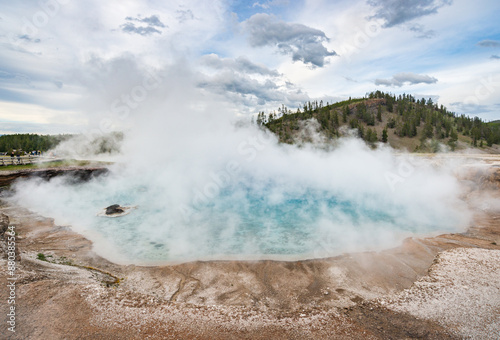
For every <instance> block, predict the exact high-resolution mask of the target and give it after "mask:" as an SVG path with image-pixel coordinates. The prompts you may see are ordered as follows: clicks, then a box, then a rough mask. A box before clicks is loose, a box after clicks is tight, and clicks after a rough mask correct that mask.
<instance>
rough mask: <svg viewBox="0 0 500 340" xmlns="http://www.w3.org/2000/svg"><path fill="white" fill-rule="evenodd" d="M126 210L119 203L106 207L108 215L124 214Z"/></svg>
mask: <svg viewBox="0 0 500 340" xmlns="http://www.w3.org/2000/svg"><path fill="white" fill-rule="evenodd" d="M124 212H125V210H123V209H122V208H121V207H120V205H119V204H113V205H110V206H109V207H107V208H106V215H114V214H122V213H124Z"/></svg>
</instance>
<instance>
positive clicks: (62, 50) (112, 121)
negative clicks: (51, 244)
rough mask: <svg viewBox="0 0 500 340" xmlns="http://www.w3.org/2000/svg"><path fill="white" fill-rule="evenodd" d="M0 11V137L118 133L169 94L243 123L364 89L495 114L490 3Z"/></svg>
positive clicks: (211, 2)
mask: <svg viewBox="0 0 500 340" xmlns="http://www.w3.org/2000/svg"><path fill="white" fill-rule="evenodd" d="M0 4H1V5H0V133H1V134H5V133H43V134H57V133H78V132H85V131H87V130H88V129H90V128H92V125H93V124H94V125H95V124H96V123H95V122H98V124H99V128H100V129H101V130H113V129H120V128H121V126H120V121H123V117H125V116H127V115H128V114H130V113H131V112H133V111H134V110H138V109H139V108H140V106H144V108H146V107H148V106H147V105H145V103H146V102H147V101H148V100H149V98H152V97H153V96H165V97H168V95H169V93H167V92H168V91H169V89H172V88H173V87H176V86H187V87H194V88H196V89H197V92H193V96H192V97H193V98H192V99H188V101H189V103H186V105H195V104H193V103H195V102H196V98H195V97H196V96H197V94H199V93H202V94H203V96H206V97H210V98H211V99H212V100H213V101H215V102H219V103H221V105H225V106H226V107H230V109H231V111H232V112H233V115H234V116H235V117H243V118H246V117H247V118H248V119H250V116H251V115H255V114H257V113H258V112H259V111H265V112H269V111H271V110H275V109H277V108H278V107H281V105H282V104H284V105H286V106H287V107H289V108H292V109H293V108H297V107H301V106H302V104H303V103H304V102H306V101H309V100H311V101H312V100H318V101H319V100H323V102H325V103H326V102H330V103H331V102H335V101H338V100H343V99H346V98H348V97H350V96H352V97H362V96H363V95H365V94H366V93H368V92H371V91H375V90H381V91H384V92H390V93H394V94H396V95H397V94H402V93H407V94H408V93H409V94H413V95H414V96H415V97H417V98H421V97H424V98H432V99H433V100H434V101H438V102H439V103H440V104H443V105H445V106H446V107H448V109H449V110H451V111H454V112H456V113H457V114H466V115H470V116H478V117H480V118H482V119H483V120H485V121H490V120H496V119H500V25H498V18H499V17H500V2H498V1H496V0H477V1H474V2H471V1H467V0H414V1H406V0H345V1H343V0H340V1H339V0H336V1H331V0H330V1H327V0H324V1H323V0H301V1H293V0H270V1H266V0H261V1H260V2H255V1H229V0H188V1H159V0H135V1H131V0H125V1H124V0H122V1H117V0H108V1H105V2H103V1H97V0H86V1H76V0H41V1H31V0H26V1H6V0H0ZM181 70H182V71H181ZM179 72H182V74H184V75H185V76H184V77H185V78H186V79H187V80H186V83H188V84H184V82H183V81H179V79H180V77H179V74H178V73H179ZM174 74H175V75H174ZM165 83H168V85H169V86H159V84H165ZM178 83H182V84H181V85H178ZM163 91H167V92H163ZM171 93H176V92H175V91H171ZM195 93H196V95H194V94H195ZM214 116H215V117H216V113H214ZM107 117H109V118H107ZM116 117H121V118H122V119H121V120H120V119H117V118H116Z"/></svg>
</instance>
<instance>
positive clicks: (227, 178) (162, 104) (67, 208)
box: [14, 72, 468, 264]
mask: <svg viewBox="0 0 500 340" xmlns="http://www.w3.org/2000/svg"><path fill="white" fill-rule="evenodd" d="M171 77H172V78H173V79H172V81H168V82H165V83H164V84H162V86H161V87H160V88H159V89H158V90H157V94H153V93H151V94H149V96H150V98H149V99H148V101H145V102H144V103H142V106H141V107H140V108H138V109H137V110H136V111H135V112H134V114H133V115H131V116H130V118H129V120H130V122H131V125H133V128H131V129H130V130H128V132H127V133H126V136H127V138H126V141H125V145H124V148H123V150H124V152H123V155H121V157H120V159H119V161H118V162H117V163H116V164H115V165H114V166H113V167H112V172H111V174H110V175H109V176H107V177H102V178H96V179H94V180H92V181H90V182H88V183H81V184H76V185H75V184H69V183H68V182H67V181H66V180H65V179H64V178H56V179H53V180H51V181H50V182H39V181H28V182H23V183H19V184H18V185H17V186H16V194H15V196H14V200H15V201H16V202H18V203H19V204H22V205H24V206H26V207H28V208H30V209H32V210H34V211H36V212H39V213H41V214H43V215H45V216H50V217H54V218H56V222H57V223H64V224H70V225H71V226H72V227H73V228H74V229H75V230H76V231H78V232H81V233H83V234H84V235H87V236H88V237H89V238H90V239H91V240H93V241H98V242H97V243H95V244H96V247H95V250H96V251H97V252H98V253H99V254H101V255H103V256H105V257H107V258H109V259H111V260H113V261H116V262H120V263H138V264H143V263H159V262H169V261H188V260H198V259H211V258H228V257H230V258H239V259H250V258H252V259H255V258H258V259H263V258H277V257H281V256H285V257H286V258H287V259H296V258H312V257H323V256H333V255H338V254H340V253H342V252H346V251H354V250H366V249H378V248H381V247H390V246H394V245H396V244H397V243H398V242H400V241H401V240H402V239H403V238H404V237H407V236H409V235H412V234H413V233H430V232H433V231H459V230H462V229H463V228H464V227H465V226H466V225H467V223H468V214H467V212H466V209H464V205H463V204H462V202H461V201H460V199H459V196H460V188H459V185H458V183H457V181H456V180H455V178H454V177H453V176H452V175H451V171H449V169H448V168H447V167H444V166H442V167H436V166H431V164H430V162H428V161H425V160H423V159H418V158H415V159H413V160H409V159H408V157H403V156H397V155H395V154H394V153H393V151H391V150H390V149H388V148H385V147H381V148H379V149H377V150H371V149H369V148H368V147H367V146H365V145H364V144H363V142H361V141H359V140H356V139H351V138H347V139H343V140H340V141H339V142H338V143H337V145H335V147H332V148H331V149H330V150H324V149H319V148H316V147H314V146H305V147H302V148H297V147H295V146H290V145H280V144H278V142H277V140H276V138H275V137H274V136H272V135H270V134H269V133H267V132H266V131H263V130H261V129H259V128H257V127H256V126H254V125H250V124H235V120H234V119H233V118H232V117H234V116H233V114H232V111H231V110H228V109H227V107H223V106H222V105H221V104H219V103H214V102H212V101H210V100H208V99H206V98H205V97H204V94H203V93H202V92H199V91H197V90H192V86H190V85H189V84H185V77H179V76H176V73H175V72H173V74H171ZM187 78H189V77H187ZM172 84H176V86H173V85H172ZM165 93H167V94H168V95H167V99H166V100H164V97H165V95H164V94H165ZM193 99H196V102H195V104H188V103H193ZM115 203H117V204H120V205H131V206H137V209H136V210H134V211H132V212H131V213H130V214H129V215H127V216H123V217H120V218H106V217H100V216H96V215H97V213H98V212H99V211H100V210H101V209H102V208H104V207H106V206H109V205H111V204H115ZM103 240H105V242H104V243H103V242H102V241H103Z"/></svg>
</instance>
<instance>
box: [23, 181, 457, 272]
mask: <svg viewBox="0 0 500 340" xmlns="http://www.w3.org/2000/svg"><path fill="white" fill-rule="evenodd" d="M252 183H253V180H252V179H246V180H236V181H233V182H232V183H230V184H228V185H226V186H225V187H223V188H222V190H220V192H218V194H217V195H215V196H214V197H212V198H211V199H207V200H203V201H200V203H198V204H191V205H189V206H182V205H181V206H179V205H177V204H174V202H173V201H170V203H171V204H169V203H168V202H169V199H167V198H166V197H164V196H162V194H166V193H165V190H166V188H164V187H161V186H157V185H155V184H154V183H147V182H146V181H144V183H138V182H130V183H125V182H124V181H120V182H119V184H117V183H116V182H113V181H112V180H109V179H107V178H103V179H95V180H93V181H92V182H89V183H81V184H72V185H69V184H67V183H66V182H65V181H64V180H63V179H56V180H53V181H51V182H50V183H36V182H30V183H25V184H23V185H24V186H25V187H24V189H23V190H22V191H20V192H28V191H29V192H30V195H29V197H28V196H24V198H22V196H20V194H19V193H18V195H17V198H18V202H22V203H24V204H25V205H28V206H29V207H31V208H32V209H33V208H34V210H37V211H38V212H40V213H42V214H44V215H46V216H52V217H56V222H57V223H68V224H71V225H72V226H73V228H75V229H76V230H77V231H79V232H82V233H84V234H86V233H88V234H89V235H92V236H91V237H90V238H91V239H92V238H96V237H97V238H101V239H104V240H106V242H107V246H100V248H101V249H98V252H99V253H100V254H101V255H104V256H105V257H108V258H111V259H114V260H116V259H117V258H119V259H121V260H120V261H121V262H124V263H136V264H153V263H167V262H173V261H174V262H178V261H189V260H207V259H225V258H232V259H276V258H280V259H288V260H293V259H305V258H317V257H326V256H334V255H338V254H340V253H342V252H346V251H353V250H367V249H377V248H381V247H389V246H393V245H395V244H396V243H397V242H399V241H401V240H402V239H403V238H404V237H407V236H409V235H412V234H413V233H420V234H425V233H429V232H432V231H440V232H444V231H456V230H457V228H458V226H459V225H460V223H461V221H460V217H459V216H457V215H456V214H454V212H453V211H449V212H447V211H442V210H439V209H438V210H434V209H433V207H432V206H431V205H432V203H430V205H429V206H424V207H423V208H422V209H425V210H420V207H419V206H418V205H419V204H422V202H419V200H418V199H417V200H415V202H414V204H413V205H412V204H410V205H409V204H408V203H407V202H403V201H401V202H398V200H397V199H395V197H394V195H388V194H387V192H381V193H374V192H370V191H368V192H364V193H362V194H361V195H354V196H353V195H349V194H347V193H346V192H343V191H342V190H334V189H330V190H325V189H322V188H321V186H306V185H304V186H301V187H297V186H293V188H287V187H286V185H284V183H283V182H280V181H274V180H271V179H268V180H267V181H266V182H265V183H263V184H262V183H261V185H258V186H257V185H253V184H252ZM26 186H27V187H26ZM28 187H29V189H28ZM49 192H50V194H49V195H47V193H49ZM431 201H432V200H430V201H429V202H431ZM61 202H64V204H61ZM115 203H117V204H120V205H122V206H137V208H136V209H134V210H132V211H131V213H130V214H128V215H125V216H121V217H115V218H109V217H102V216H98V213H99V212H100V211H101V210H102V209H103V208H104V207H106V206H109V205H111V204H115Z"/></svg>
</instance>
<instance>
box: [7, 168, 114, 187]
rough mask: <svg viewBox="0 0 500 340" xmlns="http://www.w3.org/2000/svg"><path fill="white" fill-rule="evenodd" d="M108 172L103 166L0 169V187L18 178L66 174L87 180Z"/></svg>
mask: <svg viewBox="0 0 500 340" xmlns="http://www.w3.org/2000/svg"><path fill="white" fill-rule="evenodd" d="M107 173H109V170H108V169H107V168H105V167H81V166H74V167H58V168H40V169H36V168H35V169H22V170H8V171H5V170H4V171H0V187H6V186H9V185H11V184H12V183H14V181H16V180H17V179H20V178H41V179H43V180H46V181H47V180H50V179H51V178H54V177H58V176H63V175H67V176H69V177H70V178H73V179H74V180H75V181H88V180H90V178H92V177H93V176H101V175H105V174H107Z"/></svg>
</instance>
